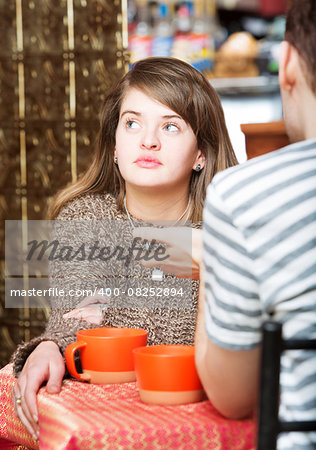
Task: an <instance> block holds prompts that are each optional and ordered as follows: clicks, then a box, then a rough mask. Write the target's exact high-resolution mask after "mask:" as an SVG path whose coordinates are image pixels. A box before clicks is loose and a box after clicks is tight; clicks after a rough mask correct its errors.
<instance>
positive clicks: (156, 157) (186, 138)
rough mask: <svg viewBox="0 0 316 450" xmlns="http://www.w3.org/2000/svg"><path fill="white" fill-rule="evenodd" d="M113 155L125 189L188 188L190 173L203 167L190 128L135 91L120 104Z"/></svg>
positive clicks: (130, 91)
mask: <svg viewBox="0 0 316 450" xmlns="http://www.w3.org/2000/svg"><path fill="white" fill-rule="evenodd" d="M115 156H116V157H117V158H118V166H119V169H120V172H121V174H122V176H123V178H124V179H125V182H126V188H128V187H129V186H133V187H138V188H139V187H144V188H145V187H146V188H147V189H148V188H152V189H159V190H160V191H161V189H163V188H168V189H172V188H176V189H178V188H181V187H182V188H186V189H187V188H188V186H189V182H190V177H191V173H192V170H193V169H194V168H195V166H196V165H197V164H200V165H201V168H202V167H204V164H205V158H204V156H203V154H202V152H201V150H199V149H198V145H197V139H196V137H195V135H194V133H193V131H192V128H191V126H190V125H189V124H187V123H186V122H185V121H184V120H183V119H182V118H181V117H180V116H179V115H178V114H177V113H176V112H174V111H172V110H171V109H170V108H168V107H167V106H166V105H163V104H162V103H160V102H158V101H157V100H154V99H153V98H151V97H148V96H147V95H146V94H144V93H143V92H142V91H140V90H138V89H135V88H130V89H129V90H128V91H127V94H126V95H125V97H124V99H123V102H122V106H121V110H120V117H119V122H118V126H117V130H116V147H115Z"/></svg>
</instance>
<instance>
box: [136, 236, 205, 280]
mask: <svg viewBox="0 0 316 450" xmlns="http://www.w3.org/2000/svg"><path fill="white" fill-rule="evenodd" d="M187 233H191V236H188V234H187ZM133 236H134V238H136V237H140V238H141V239H143V240H147V241H148V242H149V243H150V242H152V241H156V242H161V243H162V244H163V245H164V246H165V248H166V255H168V258H166V259H165V260H164V261H157V259H155V258H153V259H150V260H149V261H146V260H145V259H140V260H139V262H140V263H141V264H142V265H143V266H145V267H148V268H152V267H155V266H159V267H160V268H161V270H163V271H164V272H165V273H173V274H174V275H175V276H176V277H179V278H192V279H194V280H198V279H199V276H200V265H201V263H202V230H197V229H190V228H187V227H170V228H152V227H139V228H135V229H134V230H133Z"/></svg>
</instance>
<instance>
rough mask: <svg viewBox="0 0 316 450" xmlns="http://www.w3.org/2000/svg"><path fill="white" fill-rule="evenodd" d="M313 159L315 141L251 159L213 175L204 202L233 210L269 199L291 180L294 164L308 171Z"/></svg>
mask: <svg viewBox="0 0 316 450" xmlns="http://www.w3.org/2000/svg"><path fill="white" fill-rule="evenodd" d="M315 156H316V140H309V141H304V142H298V143H295V144H291V145H288V146H286V147H284V148H282V149H280V150H276V151H273V152H270V153H267V154H265V155H262V156H259V157H257V158H253V159H251V160H249V161H247V162H245V163H243V164H240V165H238V166H234V167H231V168H229V169H226V170H224V171H222V172H220V173H218V174H216V175H215V177H214V178H213V180H212V183H211V184H210V185H209V187H208V190H207V199H208V201H210V199H213V198H214V197H220V198H221V200H222V201H224V203H225V204H226V205H227V206H228V205H231V206H232V207H233V209H235V208H236V206H237V205H238V204H239V203H244V202H247V203H249V202H250V203H251V202H255V199H257V200H260V199H261V198H263V197H264V196H265V197H267V196H269V195H273V194H274V191H275V190H277V189H278V187H279V184H280V183H281V182H282V183H284V185H286V184H287V181H289V180H292V178H293V171H294V173H297V170H298V169H297V167H298V164H299V165H300V168H301V170H302V171H305V170H310V169H309V167H310V162H311V159H314V161H315Z"/></svg>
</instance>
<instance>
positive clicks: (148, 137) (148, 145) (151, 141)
mask: <svg viewBox="0 0 316 450" xmlns="http://www.w3.org/2000/svg"><path fill="white" fill-rule="evenodd" d="M141 148H143V149H147V150H160V141H159V138H158V136H157V135H156V133H146V134H145V135H144V136H143V137H142V140H141Z"/></svg>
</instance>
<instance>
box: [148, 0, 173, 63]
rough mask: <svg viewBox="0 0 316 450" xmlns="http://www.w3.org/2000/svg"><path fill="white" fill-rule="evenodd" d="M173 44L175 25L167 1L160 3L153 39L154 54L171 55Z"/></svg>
mask: <svg viewBox="0 0 316 450" xmlns="http://www.w3.org/2000/svg"><path fill="white" fill-rule="evenodd" d="M172 44H173V27H172V23H171V20H170V9H169V5H168V3H167V2H159V3H158V17H157V19H156V23H155V30H154V37H153V41H152V55H153V56H170V55H171V48H172Z"/></svg>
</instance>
